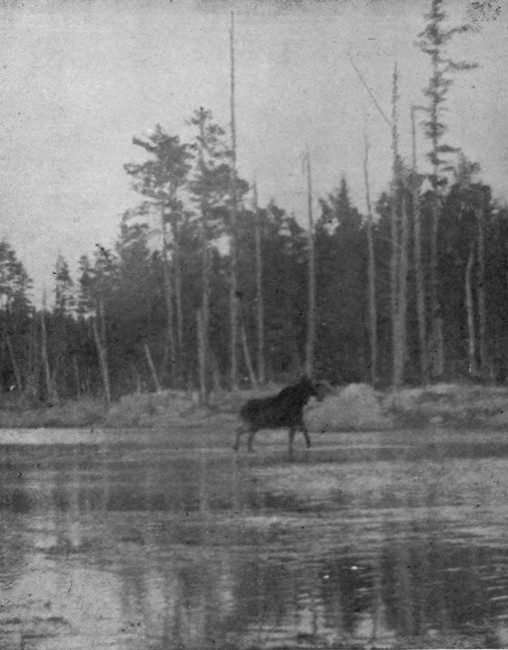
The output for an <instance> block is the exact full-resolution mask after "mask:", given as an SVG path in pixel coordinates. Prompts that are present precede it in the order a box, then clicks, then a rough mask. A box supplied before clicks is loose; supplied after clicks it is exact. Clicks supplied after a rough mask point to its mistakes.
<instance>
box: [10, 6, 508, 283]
mask: <svg viewBox="0 0 508 650" xmlns="http://www.w3.org/2000/svg"><path fill="white" fill-rule="evenodd" d="M472 5H473V3H471V2H469V1H468V0H449V1H448V2H445V8H446V11H447V13H448V15H449V17H450V22H451V23H452V22H453V23H454V24H457V23H462V22H469V23H472V24H473V26H474V30H472V31H471V32H470V33H468V34H466V35H460V36H458V37H457V38H456V40H455V44H454V45H453V46H452V47H451V48H450V53H451V54H452V55H453V56H455V57H456V58H457V59H468V60H470V61H475V62H477V63H478V64H479V67H478V69H477V70H474V71H472V72H468V73H463V74H460V75H459V76H458V77H457V79H456V82H455V84H454V86H453V87H452V89H451V91H450V95H449V102H448V108H449V111H448V115H447V119H448V121H449V124H450V127H451V128H450V132H449V135H448V141H449V143H450V144H453V145H457V146H460V147H462V149H463V150H464V152H465V153H466V155H467V156H468V157H469V158H471V159H472V160H475V161H478V162H479V163H480V164H481V166H482V170H483V174H482V175H483V178H484V180H485V181H486V182H488V183H490V184H491V185H492V187H493V188H494V194H495V196H497V197H499V198H502V199H504V200H505V199H507V198H508V153H507V152H508V119H507V116H508V75H507V73H506V70H507V63H508V7H505V5H504V3H503V2H502V0H497V1H496V0H491V1H490V2H483V5H484V9H483V11H481V12H478V10H476V11H475V10H474V8H473V7H472ZM429 6H430V0H335V1H330V2H327V1H323V0H314V1H309V2H289V1H283V0H279V1H276V0H272V1H270V0H265V1H264V2H263V1H261V2H260V1H257V2H255V3H250V2H244V1H240V0H237V1H236V2H227V1H222V2H218V3H214V2H208V1H206V0H201V2H193V1H192V0H181V1H180V2H179V1H178V0H174V1H173V2H170V1H168V0H164V1H162V0H161V1H157V0H144V1H143V0H139V1H129V0H118V2H114V1H109V0H100V1H96V2H94V1H93V0H66V1H65V2H63V1H61V2H53V1H51V0H49V1H43V0H36V1H33V2H31V1H30V0H24V1H23V2H21V0H18V1H15V0H12V1H11V2H9V0H4V2H3V3H2V7H1V8H0V20H1V30H2V47H1V52H2V54H1V55H0V124H1V125H2V129H1V131H0V179H1V188H0V202H1V203H0V206H1V231H0V236H1V237H5V238H6V239H7V240H8V241H9V242H10V243H11V245H12V246H13V247H14V249H15V251H16V252H17V254H18V255H19V257H20V258H21V259H22V261H23V262H24V263H25V265H26V267H27V269H28V272H29V273H30V275H31V276H32V277H33V278H34V280H35V283H36V286H37V291H38V293H39V294H40V292H41V291H42V287H43V286H44V285H45V286H46V289H47V291H48V292H50V293H51V292H52V289H53V287H52V281H51V271H52V269H53V268H54V264H55V260H56V256H57V254H58V253H59V252H60V253H62V254H63V255H64V256H65V257H66V258H67V259H68V261H69V263H70V264H71V267H72V268H75V267H76V263H77V260H78V258H79V256H80V255H81V254H82V253H90V252H92V251H93V249H94V245H95V244H96V243H99V242H100V243H101V244H103V245H106V246H111V245H112V244H113V242H114V240H115V237H116V235H117V233H118V228H119V223H120V217H121V215H122V213H123V212H124V211H125V210H126V209H127V208H129V207H133V206H134V205H135V204H136V202H137V201H138V200H139V199H138V197H137V196H136V195H135V194H134V193H133V192H132V191H131V190H130V189H129V178H128V176H127V175H126V173H125V172H124V170H123V165H124V164H125V163H126V162H129V161H134V160H138V159H139V158H138V156H139V152H137V151H136V147H134V146H133V145H132V137H133V136H134V135H142V134H144V133H147V132H148V131H149V130H150V129H151V128H153V127H154V126H155V124H157V123H160V124H162V126H163V127H164V128H165V129H166V130H167V131H168V132H169V133H170V134H181V135H185V129H186V127H185V122H186V120H187V119H188V118H189V117H190V115H191V114H192V112H193V111H194V110H195V109H196V108H198V107H199V106H204V107H205V108H210V109H211V110H212V111H213V113H214V116H215V118H216V120H217V121H218V122H219V123H220V124H222V125H224V126H226V125H227V124H228V121H229V27H230V10H231V9H234V11H235V30H236V32H235V33H236V77H237V95H236V105H237V129H238V164H239V172H240V174H241V175H242V176H243V177H245V178H246V179H247V180H249V181H250V180H251V179H252V177H253V175H254V174H256V177H257V181H258V189H259V195H260V201H261V203H262V204H263V203H265V202H266V201H268V200H269V198H270V197H275V199H276V200H277V202H278V203H279V204H280V205H281V207H285V208H286V209H288V210H289V211H294V212H295V213H296V215H297V216H298V218H300V219H302V221H303V220H304V219H305V207H304V206H305V202H304V201H303V198H304V197H303V196H302V189H303V178H302V168H301V156H302V153H303V151H304V150H305V147H306V144H307V143H309V147H310V151H311V155H312V165H313V173H314V187H315V191H316V195H326V194H327V193H329V192H331V191H332V190H333V189H334V188H335V187H337V185H338V183H339V180H340V176H341V175H342V174H345V175H346V177H347V179H348V181H349V183H350V186H351V189H352V196H353V199H354V201H355V202H356V203H357V205H358V207H359V208H360V209H361V210H363V209H364V191H363V172H362V159H363V148H364V144H363V142H364V132H367V133H368V137H369V140H370V142H371V154H370V156H371V170H370V174H371V181H372V192H373V194H374V195H377V193H378V192H379V191H380V190H382V189H383V188H384V187H385V185H386V183H387V181H388V179H389V173H390V131H389V128H388V126H387V124H386V123H385V122H384V121H383V118H382V116H381V115H380V114H379V112H378V111H377V109H376V108H375V106H374V104H373V102H372V100H371V98H370V97H369V95H368V94H367V92H366V90H365V88H364V87H363V86H362V84H361V82H360V80H359V78H358V76H357V74H356V72H355V71H354V69H353V66H352V65H351V62H350V59H349V58H348V54H349V56H350V57H351V58H352V59H353V61H354V62H355V64H356V66H357V67H358V69H359V70H360V71H361V72H362V74H363V76H364V78H365V80H366V82H367V83H368V85H369V87H370V88H371V90H372V93H373V94H374V95H375V96H376V98H377V100H378V101H379V104H380V106H381V108H382V109H383V110H384V111H385V112H386V113H387V114H389V112H390V92H391V90H390V88H391V75H392V69H393V64H394V62H395V61H397V62H398V66H399V70H400V94H401V105H400V114H401V124H400V128H401V132H402V138H403V146H404V148H405V150H406V151H408V145H409V140H410V138H409V106H410V105H411V104H412V103H422V101H423V96H422V93H421V89H422V88H423V87H424V86H425V85H426V83H427V79H428V75H429V64H428V57H426V56H425V55H423V54H422V53H421V52H419V50H418V49H417V48H416V47H415V46H414V42H415V40H416V38H417V34H418V32H419V31H421V29H422V28H423V25H424V14H425V13H426V12H427V11H428V9H429ZM497 7H499V8H500V9H499V11H498V12H496V11H495V10H496V8H497ZM425 147H426V144H425V142H424V141H422V140H421V139H420V140H419V148H420V151H421V153H422V154H423V152H424V149H425ZM423 164H424V161H423V158H422V165H423Z"/></svg>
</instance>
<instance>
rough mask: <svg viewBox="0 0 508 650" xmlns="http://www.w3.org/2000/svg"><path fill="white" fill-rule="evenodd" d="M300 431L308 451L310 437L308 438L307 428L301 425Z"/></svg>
mask: <svg viewBox="0 0 508 650" xmlns="http://www.w3.org/2000/svg"><path fill="white" fill-rule="evenodd" d="M301 430H302V433H303V435H304V436H305V445H306V446H307V449H310V436H309V432H308V431H307V427H306V426H305V425H304V424H303V425H302V426H301Z"/></svg>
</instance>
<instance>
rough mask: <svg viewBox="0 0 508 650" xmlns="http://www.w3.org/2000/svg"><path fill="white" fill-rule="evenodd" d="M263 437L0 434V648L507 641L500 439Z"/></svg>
mask: <svg viewBox="0 0 508 650" xmlns="http://www.w3.org/2000/svg"><path fill="white" fill-rule="evenodd" d="M201 433H202V432H201ZM408 436H409V439H410V440H411V443H410V444H407V443H406V442H405V441H406V440H407V437H408ZM273 440H274V441H275V442H274V443H273V444H272V443H267V444H266V445H263V443H262V442H260V443H259V448H258V453H257V454H255V455H253V456H252V457H251V456H248V455H247V454H239V455H235V454H234V453H233V452H232V451H231V450H229V449H228V448H227V447H225V446H221V445H222V444H223V443H224V444H225V443H226V442H227V439H226V438H224V439H223V443H221V442H219V443H213V444H212V443H210V437H209V436H208V438H207V439H206V441H205V442H203V436H202V435H199V434H198V433H197V432H194V433H192V434H190V433H189V432H186V431H183V430H182V431H174V432H169V433H165V434H161V433H159V434H156V433H153V432H128V433H127V432H123V433H122V432H115V433H112V432H90V431H43V430H42V431H31V432H29V431H15V432H14V431H0V509H1V519H0V648H1V649H2V650H10V649H11V648H12V649H23V650H29V649H37V650H42V649H45V650H59V649H65V650H73V649H77V648H81V649H83V650H90V649H92V648H93V649H94V650H102V649H105V648H115V649H116V648H118V649H129V650H156V649H158V650H162V649H169V648H177V649H178V648H185V649H187V648H189V649H194V648H195V649H206V648H212V647H215V648H221V649H227V648H231V649H232V648H239V649H243V648H245V649H247V648H251V649H254V648H306V647H307V648H318V647H319V648H323V647H324V648H354V647H357V648H391V647H408V646H407V644H408V643H411V645H412V647H445V646H448V647H449V646H450V644H451V643H452V642H453V643H459V645H458V646H456V647H468V645H469V647H507V645H506V644H507V643H508V478H507V477H508V448H507V445H506V444H505V442H504V439H503V436H502V434H499V433H492V434H489V433H485V432H482V433H478V435H477V434H475V433H474V432H470V433H469V434H467V433H464V434H462V433H461V434H458V433H454V432H446V431H441V432H438V433H437V434H434V435H432V436H430V435H427V434H418V433H414V432H413V433H411V434H409V433H407V434H406V432H398V433H396V434H381V433H379V434H363V435H359V434H356V435H353V434H350V435H348V434H337V435H336V436H330V437H329V438H327V439H322V440H318V441H317V445H316V447H315V449H314V450H313V451H312V452H311V455H310V456H306V455H305V454H304V453H303V451H302V452H301V456H300V457H299V461H298V462H296V463H294V464H289V463H288V462H287V461H286V459H285V455H284V446H283V442H282V438H280V437H279V438H277V439H276V438H274V439H273ZM200 445H204V446H203V447H201V446H200Z"/></svg>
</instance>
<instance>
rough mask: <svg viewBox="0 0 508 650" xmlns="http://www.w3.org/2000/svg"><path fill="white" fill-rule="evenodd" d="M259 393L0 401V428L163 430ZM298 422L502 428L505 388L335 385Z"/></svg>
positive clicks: (225, 412) (318, 426) (232, 412)
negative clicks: (202, 398)
mask: <svg viewBox="0 0 508 650" xmlns="http://www.w3.org/2000/svg"><path fill="white" fill-rule="evenodd" d="M279 388H280V386H275V385H271V386H268V387H266V388H265V389H263V390H257V391H254V390H250V391H247V390H246V391H240V392H233V393H230V392H224V393H222V394H221V395H215V396H212V398H211V400H210V405H209V406H201V405H199V404H198V401H197V397H196V395H194V394H190V393H186V392H183V391H173V390H167V391H162V392H160V393H150V394H145V393H140V394H133V395H126V396H124V397H122V398H121V399H120V400H119V401H118V402H115V403H113V404H112V405H111V406H110V407H109V409H108V408H106V406H105V404H104V402H103V401H102V400H99V399H91V398H84V399H81V400H73V401H67V402H62V403H59V404H54V405H52V406H37V407H35V406H33V405H30V404H29V403H27V402H26V400H24V399H17V400H16V399H13V398H10V399H8V400H7V398H5V397H4V399H3V403H2V400H1V398H0V428H40V427H45V428H51V427H89V426H101V427H107V428H163V427H166V426H169V425H175V424H179V423H181V424H184V423H196V424H198V423H200V422H203V423H205V422H210V421H211V420H217V421H224V422H226V421H230V420H233V419H235V417H236V414H237V413H238V410H239V409H240V406H241V405H242V404H243V403H244V402H245V401H246V400H247V399H250V398H252V397H257V396H261V395H266V394H273V393H275V392H277V390H279ZM305 420H306V423H307V426H308V428H309V430H310V431H314V432H326V431H372V430H389V429H392V428H408V427H409V428H418V427H429V426H431V427H436V426H438V427H439V426H446V427H456V428H470V427H491V428H504V427H505V426H508V388H505V387H499V386H479V385H474V384H466V383H463V384H444V383H443V384H436V385H434V386H429V387H425V388H404V389H400V390H396V391H385V392H380V391H374V390H373V389H372V388H371V387H370V386H367V385H365V384H350V385H349V386H345V387H335V388H334V389H333V390H332V393H331V394H330V395H329V396H328V397H327V398H326V399H325V400H324V401H323V402H322V403H317V402H315V401H314V400H311V402H310V403H309V405H308V407H307V409H306V412H305Z"/></svg>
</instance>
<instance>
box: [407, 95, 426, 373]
mask: <svg viewBox="0 0 508 650" xmlns="http://www.w3.org/2000/svg"><path fill="white" fill-rule="evenodd" d="M415 111H416V108H415V107H414V106H413V107H412V108H411V131H412V141H413V151H412V153H413V182H412V186H411V189H412V199H413V224H414V264H415V276H416V311H417V314H418V344H419V352H420V381H421V383H422V384H423V385H426V384H428V382H429V363H428V359H427V323H426V313H425V279H424V274H423V265H422V223H421V213H420V196H419V189H418V183H419V181H418V171H417V167H416V127H415Z"/></svg>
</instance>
